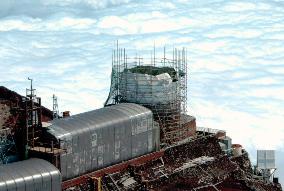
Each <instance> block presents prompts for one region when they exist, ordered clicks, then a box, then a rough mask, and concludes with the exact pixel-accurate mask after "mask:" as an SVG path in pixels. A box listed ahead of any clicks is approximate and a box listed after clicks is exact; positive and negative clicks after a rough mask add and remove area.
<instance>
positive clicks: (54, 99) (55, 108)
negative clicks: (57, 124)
mask: <svg viewBox="0 0 284 191" xmlns="http://www.w3.org/2000/svg"><path fill="white" fill-rule="evenodd" d="M52 102H53V104H52V113H53V119H56V118H59V110H58V102H57V96H56V95H54V94H53V96H52Z"/></svg>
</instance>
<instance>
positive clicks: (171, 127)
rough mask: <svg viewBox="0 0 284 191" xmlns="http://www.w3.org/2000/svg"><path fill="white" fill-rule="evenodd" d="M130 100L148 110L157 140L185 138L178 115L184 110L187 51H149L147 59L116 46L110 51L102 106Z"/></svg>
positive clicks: (173, 141) (169, 140)
mask: <svg viewBox="0 0 284 191" xmlns="http://www.w3.org/2000/svg"><path fill="white" fill-rule="evenodd" d="M169 55H170V56H169ZM122 102H131V103H136V104H140V105H143V106H145V107H147V108H149V109H151V110H152V112H153V115H154V120H155V121H157V122H158V123H159V126H160V129H161V141H162V143H165V144H172V143H175V142H178V141H180V140H183V139H185V138H187V137H186V136H187V135H188V132H187V131H188V129H187V128H186V127H184V125H183V123H182V120H181V116H182V115H184V114H186V111H187V51H186V49H185V48H182V49H176V48H174V49H173V50H172V51H166V48H164V49H163V55H162V56H159V55H157V54H156V48H155V47H154V50H153V51H151V56H150V58H149V57H148V58H145V57H142V56H138V55H137V54H136V55H135V56H134V57H129V56H128V55H127V53H126V50H125V48H120V47H119V46H118V45H117V47H116V50H113V53H112V75H111V87H110V93H109V96H108V98H107V100H106V102H105V106H108V105H112V104H119V103H122Z"/></svg>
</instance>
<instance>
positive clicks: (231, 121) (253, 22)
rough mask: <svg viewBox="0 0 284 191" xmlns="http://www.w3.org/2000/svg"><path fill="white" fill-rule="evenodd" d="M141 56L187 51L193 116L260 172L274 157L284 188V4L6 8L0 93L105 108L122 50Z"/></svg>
mask: <svg viewBox="0 0 284 191" xmlns="http://www.w3.org/2000/svg"><path fill="white" fill-rule="evenodd" d="M117 40H118V41H119V44H120V46H121V47H125V48H126V50H129V51H135V52H138V53H139V52H141V51H144V52H147V51H149V53H150V51H151V50H152V48H153V44H155V46H156V48H157V52H158V53H159V51H160V52H161V53H162V48H163V46H166V47H168V48H169V49H171V48H172V47H186V48H187V50H188V71H189V74H188V75H189V78H188V113H189V114H190V115H194V116H195V117H196V118H197V125H198V126H202V127H209V128H214V129H224V130H226V131H227V134H228V135H229V136H230V137H232V139H233V143H240V144H242V145H243V146H244V147H245V148H246V149H247V151H248V152H249V154H250V157H251V160H252V162H253V163H255V162H256V149H275V150H276V157H277V158H276V165H277V167H278V170H277V173H278V175H280V176H281V178H280V181H281V182H282V183H283V184H284V168H283V167H282V166H283V164H284V162H283V161H284V150H283V148H284V126H283V124H284V82H283V81H284V1H283V0H238V1H236V0H231V1H226V0H208V1H205V0H172V1H170V0H168V1H158V0H143V1H138V0H5V1H0V42H1V43H0V85H4V86H6V87H8V88H10V89H12V90H14V91H17V92H19V93H21V94H23V95H24V94H25V88H26V87H28V86H29V82H28V80H27V78H28V77H31V78H33V79H34V85H35V88H36V89H37V95H38V96H40V97H42V100H43V105H45V106H46V107H48V108H50V109H51V108H52V95H53V94H56V95H57V96H58V104H59V110H60V111H64V110H69V111H71V113H72V114H76V113H80V112H83V111H88V110H92V109H97V108H100V107H102V106H103V103H104V101H105V99H106V98H107V96H108V91H109V86H110V72H111V56H112V55H111V54H112V49H113V48H114V47H115V43H116V41H117Z"/></svg>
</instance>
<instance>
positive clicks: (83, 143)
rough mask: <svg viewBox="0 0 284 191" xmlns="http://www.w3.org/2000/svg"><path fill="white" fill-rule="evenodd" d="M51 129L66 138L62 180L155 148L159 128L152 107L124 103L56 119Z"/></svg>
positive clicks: (158, 138) (62, 157)
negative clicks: (155, 122)
mask: <svg viewBox="0 0 284 191" xmlns="http://www.w3.org/2000/svg"><path fill="white" fill-rule="evenodd" d="M49 132H50V133H51V134H52V135H54V136H55V137H56V138H57V139H60V140H63V141H62V144H61V147H62V148H66V149H67V152H66V153H63V154H62V155H61V157H60V158H61V163H60V164H61V173H62V176H63V179H70V178H73V177H76V176H78V175H81V174H84V173H86V172H89V171H92V170H96V169H99V168H103V167H106V166H109V165H112V164H115V163H118V162H121V161H124V160H128V159H131V158H134V157H137V156H141V155H143V154H146V153H149V152H152V151H156V150H158V149H159V145H160V137H159V136H160V130H159V127H158V126H157V125H154V122H153V114H152V112H151V110H149V109H147V108H145V107H143V106H140V105H137V104H131V103H123V104H118V105H114V106H109V107H106V108H102V109H98V110H94V111H90V112H86V113H82V114H78V115H74V116H71V117H69V118H65V119H61V120H55V121H53V125H52V126H50V127H49Z"/></svg>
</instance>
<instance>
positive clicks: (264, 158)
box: [257, 150, 276, 182]
mask: <svg viewBox="0 0 284 191" xmlns="http://www.w3.org/2000/svg"><path fill="white" fill-rule="evenodd" d="M257 170H258V171H259V172H260V174H261V176H262V177H263V179H264V180H265V181H266V182H270V181H271V180H270V179H271V177H272V176H273V174H274V173H275V171H276V167H275V151H274V150H257Z"/></svg>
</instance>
